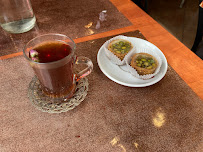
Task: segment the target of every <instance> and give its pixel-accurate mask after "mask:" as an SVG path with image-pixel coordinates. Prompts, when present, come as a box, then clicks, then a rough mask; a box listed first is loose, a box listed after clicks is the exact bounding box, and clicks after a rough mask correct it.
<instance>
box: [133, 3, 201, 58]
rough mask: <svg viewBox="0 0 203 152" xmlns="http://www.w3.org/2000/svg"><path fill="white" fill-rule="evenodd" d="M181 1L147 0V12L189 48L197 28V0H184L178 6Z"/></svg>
mask: <svg viewBox="0 0 203 152" xmlns="http://www.w3.org/2000/svg"><path fill="white" fill-rule="evenodd" d="M134 1H135V0H134ZM141 1H144V0H141ZM181 1H182V0H148V14H149V15H150V16H151V17H153V18H154V19H155V20H156V21H157V22H159V23H160V24H161V25H162V26H163V27H164V28H166V29H167V30H168V31H169V32H170V33H171V34H173V35H174V36H175V37H176V38H177V39H178V40H180V41H181V42H182V43H184V44H185V45H186V46H187V47H188V48H189V49H191V48H192V45H193V43H194V39H195V35H196V30H197V22H198V11H199V10H198V9H199V8H198V7H199V0H185V3H184V5H183V7H182V8H180V4H181ZM202 56H203V55H202Z"/></svg>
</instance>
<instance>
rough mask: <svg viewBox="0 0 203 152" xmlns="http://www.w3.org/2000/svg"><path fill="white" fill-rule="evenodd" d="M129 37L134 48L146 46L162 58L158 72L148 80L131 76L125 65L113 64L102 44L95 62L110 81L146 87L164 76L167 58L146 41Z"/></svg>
mask: <svg viewBox="0 0 203 152" xmlns="http://www.w3.org/2000/svg"><path fill="white" fill-rule="evenodd" d="M129 39H132V40H133V41H134V45H135V47H136V48H138V47H139V48H140V47H143V48H148V49H150V50H153V51H155V52H156V53H157V54H158V55H159V56H160V58H161V59H162V65H161V68H160V71H159V73H158V74H156V75H155V76H154V77H153V78H151V79H148V80H142V79H138V78H136V77H134V76H132V75H131V74H130V73H129V72H128V71H127V68H126V65H123V66H118V65H116V64H113V63H112V62H111V61H110V60H109V58H108V57H107V56H106V54H105V51H104V45H102V47H101V48H100V49H99V52H98V54H97V62H98V65H99V67H100V69H101V71H102V72H103V73H104V74H105V75H106V76H107V77H108V78H109V79H111V80H112V81H114V82H116V83H118V84H121V85H124V86H129V87H146V86H150V85H153V84H155V83H157V82H159V81H160V80H161V79H162V78H163V77H164V76H165V74H166V71H167V67H168V64H167V60H166V58H165V56H164V54H163V53H162V52H161V50H160V49H159V48H157V47H156V46H155V45H154V44H152V43H150V42H148V41H145V40H143V39H139V38H134V37H129Z"/></svg>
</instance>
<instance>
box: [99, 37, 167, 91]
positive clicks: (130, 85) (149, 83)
mask: <svg viewBox="0 0 203 152" xmlns="http://www.w3.org/2000/svg"><path fill="white" fill-rule="evenodd" d="M129 38H133V39H139V40H141V41H143V42H144V43H148V44H150V45H153V46H154V47H156V50H157V51H159V52H160V53H161V54H162V57H163V59H164V60H162V62H164V63H165V66H164V64H163V63H162V65H161V67H162V66H164V67H163V68H164V71H162V73H163V74H162V75H161V76H160V77H159V78H157V79H155V80H154V81H150V82H147V83H144V84H143V83H142V84H132V83H131V84H130V83H125V82H121V81H119V80H117V79H116V78H114V77H112V76H111V75H109V74H108V73H107V72H106V71H105V70H104V68H101V67H102V65H101V61H100V60H99V57H100V54H101V53H102V49H103V47H104V44H103V45H102V46H101V47H100V48H99V51H98V53H97V64H98V66H99V68H100V70H101V71H102V72H103V73H104V75H105V76H106V77H107V78H109V79H110V80H112V81H114V82H116V83H118V84H120V85H123V86H128V87H147V86H151V85H153V84H155V83H157V82H159V81H160V80H161V79H163V77H164V76H165V75H166V72H167V69H168V63H167V60H166V57H165V55H164V54H163V52H162V51H161V50H160V49H159V48H158V47H157V46H156V45H154V44H152V43H151V42H149V41H146V40H143V39H141V38H136V37H129ZM103 53H104V51H103ZM106 58H107V60H109V59H108V57H107V56H106ZM109 61H110V60H109ZM110 62H111V61H110ZM117 66H118V65H117ZM124 72H125V71H124ZM159 73H160V72H159ZM129 74H130V73H129Z"/></svg>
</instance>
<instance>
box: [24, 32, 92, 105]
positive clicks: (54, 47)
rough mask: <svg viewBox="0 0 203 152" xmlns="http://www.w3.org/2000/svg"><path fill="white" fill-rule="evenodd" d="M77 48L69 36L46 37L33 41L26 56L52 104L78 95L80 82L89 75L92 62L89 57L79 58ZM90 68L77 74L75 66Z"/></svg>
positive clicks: (26, 48) (28, 44)
mask: <svg viewBox="0 0 203 152" xmlns="http://www.w3.org/2000/svg"><path fill="white" fill-rule="evenodd" d="M75 48H76V45H75V43H74V41H73V40H72V39H71V38H69V37H68V36H65V35H61V34H45V35H41V36H38V37H36V38H34V39H32V40H30V41H29V42H28V43H27V44H26V45H25V47H24V50H23V54H24V56H25V58H26V59H27V60H28V62H29V63H30V65H31V67H32V68H33V70H34V72H35V75H36V76H37V78H38V80H39V82H40V85H41V89H42V92H43V94H44V95H45V96H48V97H49V98H51V99H52V100H53V99H55V100H56V101H66V100H67V99H69V98H71V97H72V96H73V94H74V92H75V87H76V82H77V81H79V80H80V79H82V78H83V77H85V76H87V75H89V74H90V73H91V71H92V69H93V64H92V61H91V60H90V59H88V58H86V57H76V55H75ZM77 64H85V65H87V67H86V68H85V69H83V70H82V71H80V72H79V73H77V74H76V73H74V66H75V65H77Z"/></svg>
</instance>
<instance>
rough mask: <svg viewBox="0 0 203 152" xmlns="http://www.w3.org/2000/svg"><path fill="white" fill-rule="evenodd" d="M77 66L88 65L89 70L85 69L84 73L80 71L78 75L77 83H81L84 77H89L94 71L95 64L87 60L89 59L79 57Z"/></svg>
mask: <svg viewBox="0 0 203 152" xmlns="http://www.w3.org/2000/svg"><path fill="white" fill-rule="evenodd" d="M75 64H86V65H87V68H85V69H83V70H82V71H80V72H79V73H78V74H76V81H79V80H80V79H82V78H83V77H86V76H87V75H89V74H90V73H91V72H92V70H93V63H92V61H91V60H90V59H89V58H87V57H83V56H80V57H77V58H76V62H75Z"/></svg>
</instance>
